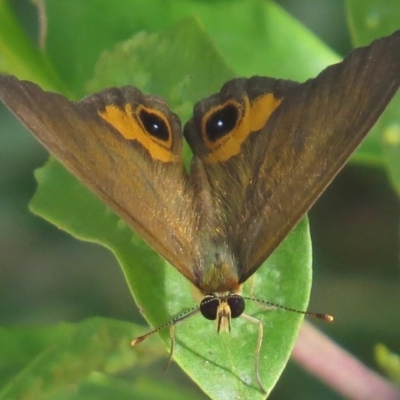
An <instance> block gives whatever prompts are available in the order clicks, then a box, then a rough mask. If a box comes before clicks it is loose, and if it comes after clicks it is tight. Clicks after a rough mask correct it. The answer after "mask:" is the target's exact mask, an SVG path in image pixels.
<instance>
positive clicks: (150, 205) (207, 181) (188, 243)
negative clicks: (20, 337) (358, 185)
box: [0, 31, 400, 388]
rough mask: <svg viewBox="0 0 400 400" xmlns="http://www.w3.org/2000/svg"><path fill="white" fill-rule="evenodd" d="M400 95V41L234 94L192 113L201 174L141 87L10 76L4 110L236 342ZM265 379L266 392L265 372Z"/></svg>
mask: <svg viewBox="0 0 400 400" xmlns="http://www.w3.org/2000/svg"><path fill="white" fill-rule="evenodd" d="M399 85H400V31H397V32H395V33H394V34H392V35H391V36H388V37H385V38H382V39H379V40H376V41H374V42H373V43H372V44H371V45H369V46H367V47H363V48H359V49H356V50H354V51H353V52H351V53H350V54H349V55H348V56H347V57H346V59H345V60H344V61H343V62H341V63H338V64H336V65H332V66H330V67H328V68H327V69H325V70H324V71H323V72H321V73H320V74H319V75H318V76H317V77H316V78H314V79H310V80H308V81H306V82H305V83H297V82H292V81H287V80H278V79H272V78H267V77H253V78H250V79H245V78H241V79H234V80H232V81H229V82H227V83H226V84H225V85H224V86H223V87H222V89H221V91H220V92H219V93H217V94H215V95H213V96H211V97H209V98H207V99H204V100H202V101H200V102H199V103H198V104H197V105H196V106H195V107H194V115H193V118H192V119H191V120H190V121H189V122H187V124H186V125H185V127H184V130H183V133H184V136H185V137H186V139H187V141H188V143H189V145H190V147H191V148H192V150H193V154H194V156H193V159H192V163H191V167H190V171H189V172H187V171H186V169H185V167H184V164H183V159H182V141H183V135H182V130H181V124H180V121H179V119H178V117H177V116H176V115H175V114H174V113H172V112H171V111H170V110H169V108H168V106H167V104H166V102H165V101H164V100H163V99H161V98H159V97H156V96H150V95H144V94H143V93H141V92H140V90H139V89H137V88H135V87H131V86H126V87H123V88H119V89H118V88H111V89H106V90H104V91H102V92H99V93H96V94H93V95H90V96H89V97H87V98H85V99H84V100H82V101H79V102H71V101H69V100H68V99H66V98H65V97H63V96H61V95H59V94H56V93H51V92H46V91H43V90H42V89H41V88H40V87H38V86H37V85H35V84H34V83H31V82H27V81H20V80H18V79H17V78H15V77H12V76H5V75H1V76H0V98H1V100H2V101H3V102H4V104H5V105H6V106H7V107H8V108H9V109H10V110H11V111H12V112H13V113H14V114H15V115H16V116H17V117H18V118H19V119H20V120H21V121H22V122H23V123H24V124H25V125H26V126H27V128H28V129H29V130H30V131H31V132H32V133H33V134H34V135H35V136H36V137H37V138H38V139H39V140H40V141H41V142H42V144H43V145H44V146H45V147H46V148H47V149H48V150H49V151H50V152H51V153H52V154H54V155H55V156H56V157H57V158H58V159H59V160H60V161H61V162H62V163H63V164H64V166H65V167H66V168H67V169H69V170H70V171H71V172H72V173H73V174H74V175H76V176H77V177H78V178H79V179H80V180H81V181H83V182H84V183H85V184H86V185H87V186H88V187H90V188H91V189H92V190H93V191H94V192H95V193H97V195H98V196H99V197H100V198H102V199H103V200H104V201H105V202H106V203H107V204H108V205H109V206H110V207H112V208H113V209H114V211H115V212H116V213H117V214H118V215H119V216H120V217H121V218H122V219H124V220H125V221H126V222H127V223H128V224H129V225H130V227H131V228H132V229H133V230H135V231H136V232H137V233H139V234H140V235H141V236H142V237H143V238H144V239H145V240H146V241H147V242H148V243H149V244H150V245H151V246H152V247H153V248H154V249H155V250H156V251H157V252H158V253H160V254H161V255H162V256H163V257H164V258H165V259H167V260H168V261H169V262H170V263H171V264H172V265H173V266H174V267H175V268H176V269H177V270H178V271H179V272H181V273H182V274H183V275H184V276H185V277H186V278H187V279H188V280H189V281H190V282H192V283H193V284H194V285H195V286H196V287H197V288H198V289H199V290H200V291H201V292H202V293H203V295H204V299H203V301H202V302H201V304H200V306H199V307H197V308H196V309H195V310H194V311H193V310H192V311H190V312H189V314H192V313H193V312H197V311H198V310H200V311H201V313H202V314H203V315H204V316H205V317H206V318H207V319H212V320H215V319H216V320H217V325H218V330H219V329H222V330H228V329H230V321H231V318H236V317H239V316H240V315H242V314H243V311H244V306H245V305H244V298H243V297H242V296H241V295H240V288H241V285H242V284H243V283H244V282H245V281H246V280H247V279H248V278H249V277H250V276H251V275H252V274H254V272H255V271H256V270H257V269H258V268H259V267H260V265H261V264H262V263H263V262H264V261H265V260H266V259H267V258H268V256H269V255H270V254H271V253H272V252H273V251H274V250H275V249H276V247H277V246H278V245H279V244H280V242H281V241H282V240H283V239H284V237H285V236H286V235H287V234H288V233H289V232H290V231H291V230H292V229H293V227H294V226H295V225H296V224H297V222H298V221H299V219H300V218H301V217H302V216H303V215H304V213H305V212H307V210H308V209H309V208H310V207H311V206H312V204H313V203H314V202H315V201H316V199H317V198H318V196H319V195H320V194H321V193H322V191H323V190H324V189H325V188H326V186H327V185H328V184H329V182H330V181H331V180H332V179H333V177H334V176H335V175H336V174H337V173H338V171H339V170H340V169H341V168H342V166H343V164H344V163H345V162H346V160H347V159H348V158H349V157H350V155H351V154H352V152H353V151H354V150H355V149H356V148H357V146H358V145H359V144H360V142H361V141H362V139H363V138H364V136H365V135H366V134H367V133H368V131H369V130H370V129H371V127H372V126H373V125H374V123H375V122H376V120H377V119H378V117H379V116H380V115H381V113H382V112H383V110H384V109H385V107H386V106H387V104H388V103H389V101H390V100H391V98H392V97H393V96H394V94H395V93H396V91H397V90H398V87H399ZM323 317H324V316H323ZM325 317H326V318H327V319H329V317H328V316H325ZM175 322H176V320H174V321H173V323H175ZM158 330H159V329H157V330H156V331H158ZM156 331H153V332H150V333H149V334H147V335H144V336H142V337H140V338H138V339H136V340H135V341H134V344H136V343H139V342H140V341H142V340H144V339H145V338H146V337H148V336H149V335H151V334H152V333H154V332H156ZM261 339H262V338H259V345H260V341H261ZM256 375H257V380H258V384H259V386H260V387H261V388H262V383H261V379H260V377H259V373H258V360H257V361H256Z"/></svg>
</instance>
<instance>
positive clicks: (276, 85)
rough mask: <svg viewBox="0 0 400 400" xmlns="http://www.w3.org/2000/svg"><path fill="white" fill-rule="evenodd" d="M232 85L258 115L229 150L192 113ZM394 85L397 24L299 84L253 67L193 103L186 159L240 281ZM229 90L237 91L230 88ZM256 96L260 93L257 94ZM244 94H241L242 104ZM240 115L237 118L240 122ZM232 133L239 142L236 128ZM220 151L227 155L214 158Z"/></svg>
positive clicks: (398, 64)
mask: <svg viewBox="0 0 400 400" xmlns="http://www.w3.org/2000/svg"><path fill="white" fill-rule="evenodd" d="M232 85H233V86H236V87H240V88H241V89H240V90H241V92H242V96H243V98H244V99H245V100H243V102H242V103H243V104H244V106H243V107H244V108H245V107H247V108H249V110H250V111H249V116H248V117H246V118H248V119H249V121H253V120H257V118H259V115H260V113H264V115H265V116H266V120H265V124H264V125H263V126H262V127H259V128H257V124H256V123H254V126H255V129H253V130H250V131H248V132H247V133H246V137H245V139H246V140H244V141H243V143H240V146H238V147H240V151H238V152H237V154H236V153H235V151H236V150H235V146H234V144H232V143H230V142H229V140H226V142H223V140H220V137H219V136H218V135H221V136H222V134H221V133H220V132H218V131H217V132H216V133H214V132H213V133H212V134H213V135H214V136H212V137H211V139H212V140H211V139H210V137H209V136H211V134H209V136H207V135H208V134H207V132H206V130H207V125H205V124H204V123H203V122H202V121H203V120H204V118H207V115H208V114H209V113H210V110H213V109H214V108H215V107H216V106H215V105H216V104H218V103H224V102H225V103H226V98H227V93H229V92H230V91H231V90H232V88H231V86H232ZM399 85H400V32H396V33H395V34H393V35H392V36H389V37H386V38H383V39H379V40H377V41H375V42H373V43H372V44H371V45H370V46H368V47H364V48H359V49H356V50H354V51H353V52H352V53H351V54H350V55H349V56H348V57H347V58H346V59H345V60H344V61H343V62H341V63H339V64H336V65H333V66H331V67H329V68H327V69H326V70H325V71H323V72H322V73H321V74H320V75H319V76H317V77H316V78H315V79H311V80H309V81H307V82H305V83H303V84H296V83H293V82H290V81H281V80H274V79H271V78H260V77H255V78H251V79H250V80H248V81H244V80H243V79H241V80H239V81H234V82H228V83H227V84H226V85H225V86H224V87H223V88H222V90H221V92H220V94H219V95H216V96H213V97H211V98H210V99H206V100H204V101H203V102H202V103H201V104H200V106H198V107H197V108H196V110H195V114H194V118H193V120H192V121H189V123H188V124H187V126H186V128H185V134H186V135H187V137H188V140H189V142H190V143H191V146H192V148H193V152H194V153H195V157H196V158H195V164H196V163H201V164H202V166H203V167H202V168H204V169H205V171H206V173H205V175H206V176H207V177H208V182H209V184H210V185H211V187H212V189H213V191H212V195H213V199H214V201H213V205H214V207H215V214H216V215H217V217H215V220H217V221H218V223H219V224H220V225H219V226H218V228H217V229H218V230H219V231H222V232H224V235H225V236H226V238H227V240H228V241H229V244H230V246H231V247H232V252H233V253H234V254H235V256H236V257H237V259H238V264H237V265H238V269H239V270H238V275H239V277H240V281H241V282H243V281H245V280H246V279H247V278H248V277H249V276H250V275H251V274H252V273H254V272H255V270H256V269H257V268H258V267H259V266H260V264H261V263H262V262H264V261H265V259H266V258H267V257H268V256H269V255H270V254H271V253H272V251H273V250H274V249H275V248H276V247H277V246H278V245H279V243H280V242H281V241H282V240H283V238H284V237H285V236H286V235H287V234H288V233H289V232H290V231H291V230H292V229H293V227H294V226H295V225H296V223H297V222H298V221H299V219H300V218H301V217H302V215H303V214H304V213H305V212H306V211H307V210H308V209H309V208H310V207H311V205H312V204H313V203H314V202H315V200H316V199H317V198H318V196H319V195H320V194H321V192H322V191H323V189H324V188H325V187H326V186H327V185H328V184H329V182H330V181H331V180H332V179H333V177H334V176H335V175H336V174H337V173H338V171H339V170H340V169H341V167H342V166H343V164H344V163H345V161H346V160H347V159H348V157H349V156H350V155H351V153H352V152H353V151H354V150H355V149H356V148H357V146H358V145H359V144H360V142H361V141H362V139H363V138H364V136H365V135H366V134H367V132H368V131H369V129H370V128H371V127H372V126H373V124H374V123H375V122H376V120H377V119H378V117H379V116H380V114H381V113H382V112H383V110H384V108H385V107H386V106H387V104H388V102H389V101H390V99H391V98H392V97H393V96H394V94H395V93H396V91H397V89H398V87H399ZM262 87H264V90H261V88H262ZM235 92H236V93H238V92H240V91H238V90H237V88H236V90H235ZM263 92H264V95H263V94H262V93H263ZM270 95H272V97H271V96H270ZM262 96H264V98H265V99H268V101H265V102H263V101H261V102H260V101H259V99H260V98H262ZM246 99H249V100H250V101H249V103H248V104H247V105H246V104H245V103H246V101H247V100H246ZM239 108H240V107H239ZM253 110H254V111H255V112H256V113H254V112H253ZM217 112H219V111H217ZM252 112H253V113H252ZM239 115H240V116H242V115H244V114H243V113H239ZM229 118H231V117H230V115H229V107H228V123H227V125H228V127H230V126H229V124H232V122H231V121H230V120H229ZM240 118H241V117H239V118H238V119H237V125H240V124H242V121H243V118H242V119H240ZM231 119H232V118H231ZM235 129H236V128H235ZM228 135H230V136H234V135H232V134H231V133H228ZM196 137H198V138H199V139H196ZM237 137H238V139H237V141H238V142H240V141H241V140H242V138H241V137H240V129H239V131H238V135H237ZM214 139H215V140H214ZM207 140H208V141H209V143H208V142H207ZM213 140H214V142H213ZM218 140H220V143H219V144H218ZM214 144H215V149H214V148H212V151H211V150H210V146H212V145H214ZM218 146H219V147H218ZM224 146H225V147H226V148H225V151H220V154H221V157H220V159H219V160H216V159H215V158H214V159H213V158H212V155H213V154H216V153H217V152H216V149H220V148H222V149H223V148H224ZM232 149H233V150H232ZM229 152H231V153H232V156H230V157H225V158H226V159H223V155H224V154H227V153H229ZM216 161H218V162H216ZM197 169H198V168H197ZM195 170H196V169H195Z"/></svg>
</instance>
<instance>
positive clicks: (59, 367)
mask: <svg viewBox="0 0 400 400" xmlns="http://www.w3.org/2000/svg"><path fill="white" fill-rule="evenodd" d="M134 332H135V328H134V326H133V325H132V324H128V323H126V322H119V321H111V320H106V319H102V318H92V319H89V320H87V321H84V322H81V323H79V324H66V323H61V324H59V325H57V326H54V327H46V328H27V327H18V328H0V343H1V350H2V351H1V359H0V360H1V364H2V365H7V366H8V368H13V369H14V370H16V369H18V373H17V374H16V375H15V376H13V379H11V380H10V381H9V383H8V384H6V385H5V386H3V388H2V390H1V391H0V399H1V400H3V399H4V400H6V399H7V400H8V399H17V398H21V399H22V398H24V399H32V400H33V399H42V398H44V396H46V395H51V394H52V393H54V392H56V391H57V390H60V389H65V388H67V387H68V386H70V385H71V384H78V383H79V382H81V381H82V380H84V379H85V378H86V377H88V376H89V375H90V374H91V373H92V372H93V371H102V372H105V373H108V374H115V373H117V372H120V371H122V370H125V369H126V368H128V367H130V366H132V365H143V364H145V363H149V362H151V361H153V360H154V358H155V357H157V356H158V354H157V353H156V352H154V351H153V350H152V349H150V346H149V345H146V347H143V349H142V351H140V350H139V351H136V352H134V351H133V350H132V349H131V348H130V347H129V342H130V337H131V335H132V334H134ZM136 332H137V330H136ZM146 350H147V351H146ZM144 354H146V356H144Z"/></svg>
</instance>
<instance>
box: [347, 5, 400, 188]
mask: <svg viewBox="0 0 400 400" xmlns="http://www.w3.org/2000/svg"><path fill="white" fill-rule="evenodd" d="M347 8H348V19H349V26H350V30H351V34H352V38H353V41H354V43H355V45H356V46H361V45H365V44H368V43H369V42H371V41H372V40H374V39H376V38H378V37H382V36H386V35H389V34H391V33H392V32H394V31H395V30H397V29H399V28H400V3H399V2H398V1H397V0H388V1H385V5H384V6H383V3H382V2H381V1H377V0H366V1H363V2H359V1H356V0H347ZM399 110H400V95H399V94H397V95H396V96H395V98H394V99H393V100H392V102H391V103H390V104H389V106H388V107H387V109H386V110H385V112H384V114H383V115H382V117H381V118H380V119H379V121H378V123H377V124H376V126H375V127H374V128H373V130H372V131H371V133H370V134H369V135H368V138H367V140H366V141H365V144H364V145H363V146H362V147H361V151H359V152H358V157H359V159H360V160H361V161H375V162H379V163H381V164H382V163H383V164H384V166H385V167H386V168H387V169H388V172H389V176H390V178H391V180H392V182H393V184H394V186H395V188H396V189H397V192H398V193H400V168H399V161H398V160H400V137H399V131H400V113H399Z"/></svg>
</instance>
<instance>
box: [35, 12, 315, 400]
mask: <svg viewBox="0 0 400 400" xmlns="http://www.w3.org/2000/svg"><path fill="white" fill-rule="evenodd" d="M192 43H194V44H195V45H194V46H193V45H190V46H189V44H192ZM182 49H185V51H183V50H182ZM199 49H200V50H199ZM204 53H205V54H206V55H203V54H204ZM171 60H172V61H171ZM161 68H162V69H161ZM177 69H178V71H177ZM160 74H161V76H162V77H163V79H160ZM231 76H232V72H231V71H230V70H229V69H228V68H227V67H226V64H225V63H224V61H223V60H222V59H221V58H220V56H219V54H218V53H217V52H216V51H215V49H214V46H213V45H212V43H211V42H210V41H209V39H207V37H206V36H205V34H204V31H203V30H202V29H201V28H200V27H199V25H198V24H197V23H196V21H195V20H193V19H186V20H184V21H182V22H180V23H178V24H176V26H174V27H173V28H171V29H170V30H169V31H166V32H164V33H159V34H156V35H146V34H140V35H136V36H134V37H133V38H132V39H130V40H128V41H127V42H125V43H121V44H120V45H117V46H116V47H115V49H114V50H113V51H109V52H107V53H105V54H103V56H102V57H101V61H100V62H99V64H98V67H97V72H96V77H95V79H94V80H93V81H91V83H90V87H91V88H94V87H96V88H100V87H102V86H109V85H114V84H118V85H121V84H124V83H127V82H138V81H139V82H141V83H142V84H143V87H142V89H144V90H145V91H146V90H147V89H149V90H153V91H155V92H156V93H158V94H163V95H165V96H166V97H167V100H168V101H169V102H170V103H171V104H174V105H175V106H176V108H177V110H181V115H186V113H187V110H188V108H187V105H188V104H189V103H190V104H192V103H193V101H194V100H195V99H198V98H201V97H203V96H204V95H205V94H208V93H211V92H213V91H215V90H216V88H217V87H219V86H220V85H221V84H222V82H224V81H226V80H227V79H229V78H230V77H231ZM178 99H179V100H178ZM36 177H37V180H38V183H39V190H38V192H37V194H36V195H35V197H34V199H33V201H32V203H31V208H32V209H33V210H34V212H35V213H37V214H39V215H41V216H43V217H44V218H46V219H48V220H50V221H51V222H52V223H54V224H56V225H57V226H59V227H60V228H62V229H64V230H66V231H68V232H71V233H72V234H74V235H75V236H77V237H79V238H82V239H84V240H89V241H94V242H97V243H101V244H103V245H105V246H107V247H108V248H110V249H111V250H112V251H113V252H114V254H115V255H116V257H117V258H118V260H119V262H120V264H121V266H122V268H123V271H124V274H125V276H126V279H127V281H128V284H129V286H130V288H131V291H132V294H133V296H134V297H135V300H136V302H137V304H138V306H139V308H140V309H141V310H143V313H144V315H145V317H146V318H147V319H148V320H149V322H150V323H151V324H152V326H155V327H157V326H160V325H162V324H163V323H165V322H166V321H169V320H170V319H171V318H173V317H175V316H177V315H179V314H181V313H182V311H184V310H187V309H189V308H191V307H193V305H195V304H196V303H197V300H195V299H194V298H193V296H192V286H191V285H190V283H189V282H188V281H187V280H186V279H185V278H184V277H183V276H181V275H180V274H179V273H178V272H177V271H176V270H175V269H174V268H173V267H171V266H170V265H167V264H166V263H165V262H164V261H162V260H160V259H159V257H157V256H156V255H155V253H154V252H153V251H152V250H151V249H149V248H148V247H147V246H145V245H144V244H143V243H142V241H141V240H139V239H138V238H136V237H134V236H133V234H132V232H131V231H130V230H129V229H128V228H127V226H126V225H125V224H124V223H122V221H119V219H118V218H117V217H116V216H115V215H114V214H113V213H112V212H110V211H109V210H108V208H107V207H106V206H105V205H104V204H102V203H101V202H99V201H98V200H97V199H96V198H95V196H94V195H92V194H91V193H89V192H88V191H87V190H86V189H85V188H84V187H83V186H82V185H81V184H80V183H78V182H77V181H76V180H75V179H74V178H72V177H71V176H70V174H69V173H67V172H66V171H65V170H64V169H63V168H61V167H60V166H59V164H58V163H56V162H55V161H53V160H50V161H49V163H48V165H47V166H46V167H44V168H42V169H40V170H39V171H38V172H37V174H36ZM310 253H311V250H310V240H309V234H308V225H307V223H306V221H303V222H302V223H301V224H300V225H299V226H298V227H297V228H296V229H295V231H294V232H293V234H292V235H291V236H290V237H289V238H288V239H287V240H286V241H285V242H284V243H283V244H282V245H281V247H280V249H279V250H278V251H277V252H275V253H274V255H273V256H271V258H270V259H269V260H268V263H267V265H266V266H264V267H262V268H260V272H259V273H257V275H256V276H255V277H254V278H253V279H251V280H250V282H249V283H248V285H247V286H246V288H245V294H247V295H250V294H251V293H250V292H252V293H253V294H254V296H255V297H257V298H260V299H264V300H270V301H275V302H277V303H280V304H284V305H286V306H291V307H296V308H299V309H304V308H306V306H307V302H308V297H309V291H310V286H311V272H310V267H311V256H310ZM251 288H253V289H252V290H251ZM247 307H248V308H247V310H248V311H247V312H248V314H250V315H253V316H256V317H257V318H260V319H261V320H262V322H263V325H264V331H265V334H264V339H263V346H262V351H261V353H260V374H261V376H262V381H263V384H264V386H265V388H267V390H269V391H270V390H271V389H272V387H273V386H274V384H275V382H276V381H277V379H278V378H279V375H280V374H281V372H282V370H283V368H284V366H285V364H286V362H287V360H288V358H289V355H290V352H291V349H292V347H293V344H294V341H295V338H296V335H297V331H298V328H299V325H300V323H301V320H302V316H301V315H298V314H292V313H289V312H283V311H268V312H266V311H265V310H262V309H261V308H260V307H259V306H257V305H256V304H251V303H250V304H248V305H247ZM257 332H258V327H257V326H256V325H254V324H251V323H249V322H248V321H246V320H243V319H238V320H235V321H234V323H233V326H232V334H231V335H222V334H221V335H220V337H218V335H217V333H216V327H215V326H214V324H212V323H210V322H209V321H207V320H205V319H204V318H202V317H201V316H200V315H197V316H195V317H192V318H191V319H190V320H187V321H186V322H185V323H182V324H179V326H178V327H177V329H176V340H177V346H176V349H175V352H174V359H175V360H176V361H177V362H178V363H179V365H180V366H181V367H182V368H183V369H184V370H185V371H186V372H187V373H188V374H189V375H190V376H191V377H192V379H193V380H194V381H196V382H197V383H198V385H199V386H200V387H201V388H202V389H203V390H204V391H205V392H206V393H207V394H208V395H209V396H210V397H212V398H215V399H223V398H237V397H241V398H253V399H256V398H263V397H264V395H263V394H262V393H261V392H260V388H259V387H258V384H257V381H256V376H255V349H256V343H257ZM162 337H163V339H164V341H165V342H166V343H167V344H169V338H168V332H166V331H164V332H162ZM149 340H150V339H149ZM153 340H154V339H153ZM140 346H141V345H138V346H137V348H138V349H139V348H140ZM221 376H223V379H222V380H221V379H220V377H221Z"/></svg>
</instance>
